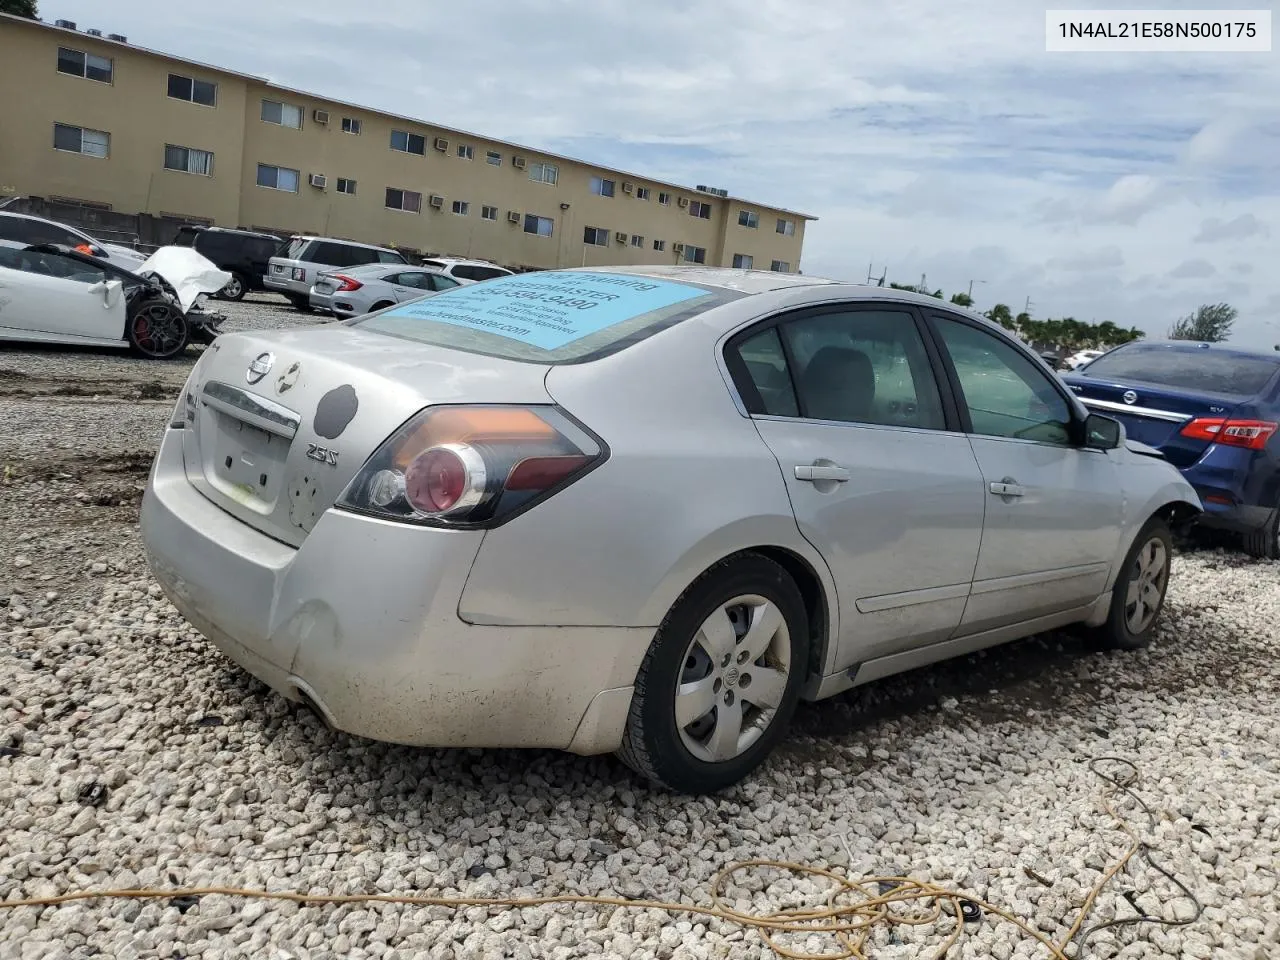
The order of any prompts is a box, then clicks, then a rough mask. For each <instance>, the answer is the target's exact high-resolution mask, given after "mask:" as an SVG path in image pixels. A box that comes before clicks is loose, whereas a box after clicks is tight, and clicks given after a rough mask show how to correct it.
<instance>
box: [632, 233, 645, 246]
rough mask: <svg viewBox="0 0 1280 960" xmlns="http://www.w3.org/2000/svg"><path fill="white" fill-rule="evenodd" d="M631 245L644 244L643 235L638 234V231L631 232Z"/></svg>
mask: <svg viewBox="0 0 1280 960" xmlns="http://www.w3.org/2000/svg"><path fill="white" fill-rule="evenodd" d="M631 245H632V246H633V247H643V246H644V237H642V236H640V234H638V233H633V234H632V235H631Z"/></svg>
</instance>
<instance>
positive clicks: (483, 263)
mask: <svg viewBox="0 0 1280 960" xmlns="http://www.w3.org/2000/svg"><path fill="white" fill-rule="evenodd" d="M422 259H423V260H430V261H432V262H433V263H447V264H450V265H453V264H459V263H465V264H466V265H467V266H469V267H497V268H498V269H499V270H506V269H507V268H506V267H504V266H503V265H502V264H500V263H494V262H493V261H492V260H469V259H467V258H466V257H423V258H422Z"/></svg>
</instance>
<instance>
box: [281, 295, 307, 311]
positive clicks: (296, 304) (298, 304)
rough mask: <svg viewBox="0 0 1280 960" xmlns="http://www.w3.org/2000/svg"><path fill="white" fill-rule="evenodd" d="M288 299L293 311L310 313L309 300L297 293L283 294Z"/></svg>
mask: <svg viewBox="0 0 1280 960" xmlns="http://www.w3.org/2000/svg"><path fill="white" fill-rule="evenodd" d="M285 296H287V297H288V298H289V302H290V303H292V304H293V309H295V310H301V311H302V312H303V313H310V312H311V298H310V297H305V296H302V295H300V294H297V293H289V294H285Z"/></svg>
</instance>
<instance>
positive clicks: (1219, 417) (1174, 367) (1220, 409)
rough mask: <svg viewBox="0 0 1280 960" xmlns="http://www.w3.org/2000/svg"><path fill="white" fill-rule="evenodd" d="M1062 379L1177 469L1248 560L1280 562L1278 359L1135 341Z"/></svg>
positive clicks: (1206, 517) (1207, 515)
mask: <svg viewBox="0 0 1280 960" xmlns="http://www.w3.org/2000/svg"><path fill="white" fill-rule="evenodd" d="M1063 379H1064V380H1065V381H1066V382H1067V384H1068V385H1069V386H1070V387H1071V389H1072V390H1073V391H1075V394H1076V396H1078V397H1079V398H1080V400H1081V401H1083V402H1084V404H1085V406H1087V407H1089V408H1090V409H1093V410H1097V411H1098V412H1099V413H1105V414H1107V415H1108V416H1111V417H1115V418H1116V419H1117V420H1119V421H1120V422H1121V423H1123V424H1124V426H1125V431H1126V433H1127V434H1128V436H1129V438H1130V439H1132V440H1137V441H1139V442H1140V443H1145V444H1147V445H1148V446H1151V447H1155V448H1156V449H1157V450H1159V451H1160V452H1161V453H1163V454H1164V456H1165V457H1166V458H1167V459H1168V460H1169V461H1170V462H1171V463H1172V464H1173V465H1174V466H1176V467H1177V468H1178V469H1179V470H1181V471H1182V473H1183V475H1184V476H1185V477H1186V478H1187V480H1188V481H1189V482H1190V483H1191V484H1192V486H1194V487H1195V488H1196V492H1197V493H1199V494H1200V499H1201V501H1202V502H1203V504H1204V513H1203V514H1202V515H1201V518H1200V522H1201V523H1202V524H1204V525H1205V526H1209V527H1216V528H1218V529H1222V530H1227V531H1231V532H1234V533H1238V534H1241V535H1242V536H1243V539H1244V546H1245V549H1246V550H1247V551H1248V552H1249V553H1251V554H1253V555H1254V556H1258V557H1271V558H1275V557H1278V556H1280V529H1278V528H1280V439H1277V438H1276V436H1275V434H1276V430H1277V428H1278V426H1280V353H1259V352H1256V351H1251V350H1241V349H1237V348H1235V347H1227V346H1222V345H1220V344H1208V343H1198V342H1194V341H1185V340H1181V341H1145V340H1139V341H1136V342H1134V343H1128V344H1125V345H1124V346H1122V347H1117V348H1116V349H1115V350H1112V351H1111V352H1109V353H1106V354H1103V355H1102V356H1101V357H1099V358H1098V359H1096V360H1094V361H1093V362H1092V363H1089V364H1086V365H1085V366H1083V367H1080V368H1079V369H1077V370H1075V371H1073V372H1071V373H1069V374H1066V375H1064V377H1063Z"/></svg>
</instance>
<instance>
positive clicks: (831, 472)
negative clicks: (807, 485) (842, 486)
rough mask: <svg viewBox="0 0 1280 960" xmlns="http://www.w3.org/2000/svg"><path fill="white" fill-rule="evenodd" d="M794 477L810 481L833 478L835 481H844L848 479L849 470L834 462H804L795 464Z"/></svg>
mask: <svg viewBox="0 0 1280 960" xmlns="http://www.w3.org/2000/svg"><path fill="white" fill-rule="evenodd" d="M796 479H797V480H808V481H810V482H813V481H814V480H818V481H822V480H828V481H830V480H834V481H835V482H836V483H845V482H846V481H847V480H848V479H849V471H848V470H846V469H845V468H844V467H837V466H835V465H834V464H822V463H805V464H799V465H797V466H796Z"/></svg>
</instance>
